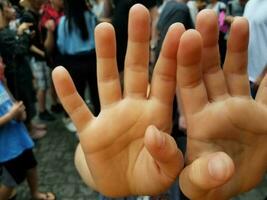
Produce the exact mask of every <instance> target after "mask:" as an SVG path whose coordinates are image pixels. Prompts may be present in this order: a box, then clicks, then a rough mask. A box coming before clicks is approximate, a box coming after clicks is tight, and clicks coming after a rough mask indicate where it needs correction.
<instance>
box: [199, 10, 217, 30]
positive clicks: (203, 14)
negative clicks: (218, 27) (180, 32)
mask: <svg viewBox="0 0 267 200" xmlns="http://www.w3.org/2000/svg"><path fill="white" fill-rule="evenodd" d="M217 19H218V16H217V14H216V12H215V11H214V10H212V9H203V10H201V11H200V12H199V13H198V15H197V19H196V21H197V26H199V25H201V24H202V23H205V24H206V23H209V24H214V23H217Z"/></svg>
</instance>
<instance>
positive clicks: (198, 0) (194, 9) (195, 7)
mask: <svg viewBox="0 0 267 200" xmlns="http://www.w3.org/2000/svg"><path fill="white" fill-rule="evenodd" d="M187 6H188V8H189V11H190V15H191V19H192V21H193V24H194V26H195V24H196V18H197V14H198V13H199V11H201V10H202V9H204V8H206V6H207V3H206V1H205V0H190V1H188V2H187Z"/></svg>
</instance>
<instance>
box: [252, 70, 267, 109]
mask: <svg viewBox="0 0 267 200" xmlns="http://www.w3.org/2000/svg"><path fill="white" fill-rule="evenodd" d="M266 90H267V75H266V74H265V76H264V78H263V80H262V81H261V84H260V87H259V89H258V92H257V95H256V99H255V100H256V101H257V102H261V103H262V104H264V105H267V93H266Z"/></svg>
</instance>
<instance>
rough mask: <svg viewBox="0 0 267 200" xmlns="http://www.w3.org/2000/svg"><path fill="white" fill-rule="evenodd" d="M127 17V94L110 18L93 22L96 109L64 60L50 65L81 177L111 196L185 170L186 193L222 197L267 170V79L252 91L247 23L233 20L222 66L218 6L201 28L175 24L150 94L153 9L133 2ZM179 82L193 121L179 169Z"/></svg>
mask: <svg viewBox="0 0 267 200" xmlns="http://www.w3.org/2000/svg"><path fill="white" fill-rule="evenodd" d="M129 16H130V18H129V41H128V50H127V55H126V61H125V63H126V68H125V79H124V84H125V87H124V91H123V93H122V92H121V88H120V84H119V76H118V71H117V66H116V61H115V38H114V30H113V28H112V27H111V25H109V24H107V23H104V24H100V25H98V27H97V28H96V52H97V64H98V66H97V67H98V73H97V76H98V87H99V95H100V100H101V112H100V114H99V116H97V117H95V116H93V115H92V113H91V112H90V111H89V110H88V108H87V106H86V104H85V103H84V102H83V100H82V99H81V97H79V95H78V93H77V91H76V89H75V87H74V84H73V82H72V80H71V78H70V76H69V74H68V73H67V71H66V70H65V69H64V68H63V67H58V68H56V69H55V70H54V71H53V80H54V83H55V86H56V90H57V93H58V95H59V98H60V100H61V102H62V104H63V105H64V108H65V109H66V111H67V112H68V113H69V115H70V117H71V118H72V120H73V122H74V124H75V126H76V127H77V129H78V132H79V137H80V144H81V146H78V148H77V151H76V157H75V162H76V166H77V168H78V170H79V172H80V174H81V176H82V178H83V179H84V180H85V182H86V183H87V184H88V185H90V186H91V187H93V188H95V189H96V190H98V191H100V192H101V193H103V194H105V195H107V196H113V197H119V196H127V195H132V194H139V195H142V194H146V195H155V194H159V193H161V192H162V191H165V190H166V189H167V188H168V187H169V186H170V185H171V184H172V183H173V181H174V180H175V178H176V176H177V175H178V174H179V173H180V178H179V181H180V187H181V189H182V190H183V192H184V193H185V194H186V195H187V196H188V197H189V198H190V199H198V200H199V199H207V200H209V199H219V200H226V199H229V198H230V197H232V196H235V195H237V194H239V193H242V192H244V191H247V190H249V189H251V188H253V187H255V185H256V184H258V183H259V182H260V180H261V178H262V177H263V176H264V174H265V171H266V169H267V162H266V156H267V148H266V144H265V143H266V140H267V134H266V132H267V125H266V123H265V122H266V120H267V108H266V104H267V95H266V94H265V93H263V91H264V90H266V88H265V87H267V78H264V79H263V81H262V83H261V86H260V89H259V92H258V95H257V98H256V100H253V99H252V98H251V97H250V92H249V82H248V76H247V74H246V66H247V46H248V32H249V31H248V22H247V21H246V20H245V19H244V18H237V19H236V20H235V22H234V23H233V24H232V27H231V32H230V36H229V41H228V50H227V56H226V61H225V65H224V70H222V69H221V68H220V63H219V60H220V59H219V50H218V44H217V42H218V25H217V17H216V14H215V13H214V12H213V11H210V10H204V11H202V12H200V14H199V15H198V18H197V23H196V30H189V31H185V30H184V28H183V26H182V25H180V24H174V25H172V26H171V27H170V29H169V32H168V33H167V36H166V38H165V41H164V44H163V47H162V50H161V54H160V57H159V59H158V61H157V64H156V67H155V70H154V73H153V78H152V82H151V91H150V94H149V96H148V97H147V96H146V92H147V84H148V83H147V80H148V78H147V77H148V75H147V71H148V70H147V66H148V59H149V58H148V54H149V52H148V45H149V32H150V30H149V15H148V11H147V10H146V9H145V8H144V7H143V6H141V5H135V6H134V7H132V9H131V11H130V15H129ZM176 72H177V76H176ZM176 79H177V85H176V81H175V80H176ZM176 87H177V88H178V91H179V93H180V94H179V95H180V97H181V101H182V106H183V110H184V115H185V118H186V124H187V129H188V130H187V131H188V132H187V137H188V147H187V152H186V157H185V159H184V160H185V164H186V166H185V167H184V168H183V169H182V166H183V158H182V156H181V153H180V151H179V150H178V148H177V146H176V145H175V143H174V141H173V139H172V138H171V137H170V136H169V131H170V127H171V123H170V119H171V110H172V101H173V97H174V95H175V88H176ZM247 174H253V176H247ZM244 177H246V178H245V179H244ZM114 180H116V181H115V182H114Z"/></svg>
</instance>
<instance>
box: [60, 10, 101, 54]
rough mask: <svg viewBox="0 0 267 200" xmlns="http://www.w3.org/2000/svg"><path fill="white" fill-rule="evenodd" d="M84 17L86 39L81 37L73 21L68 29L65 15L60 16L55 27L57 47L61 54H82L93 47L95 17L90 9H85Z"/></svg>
mask: <svg viewBox="0 0 267 200" xmlns="http://www.w3.org/2000/svg"><path fill="white" fill-rule="evenodd" d="M84 17H85V22H86V25H87V30H88V33H89V37H88V39H87V40H83V39H82V38H81V33H80V30H79V28H77V27H76V26H75V24H74V23H73V22H72V25H73V29H72V31H69V29H68V25H67V19H66V17H65V16H63V17H61V19H60V22H59V24H58V29H57V47H58V50H59V52H60V53H61V54H62V55H83V54H87V53H89V52H90V51H91V50H93V49H95V38H94V29H95V26H96V23H97V18H96V16H95V15H94V14H93V13H92V12H90V11H86V12H85V13H84Z"/></svg>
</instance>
